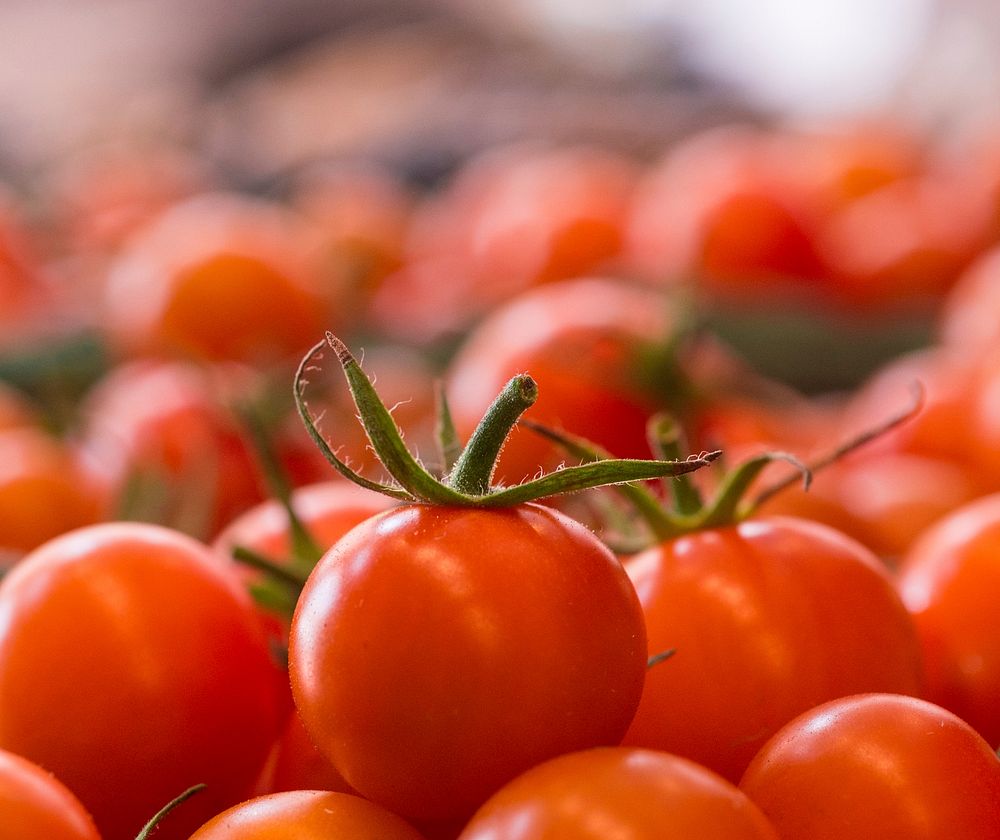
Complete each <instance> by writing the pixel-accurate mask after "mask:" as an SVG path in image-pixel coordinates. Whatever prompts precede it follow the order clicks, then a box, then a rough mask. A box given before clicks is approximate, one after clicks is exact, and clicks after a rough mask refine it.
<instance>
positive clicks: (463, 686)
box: [289, 504, 646, 822]
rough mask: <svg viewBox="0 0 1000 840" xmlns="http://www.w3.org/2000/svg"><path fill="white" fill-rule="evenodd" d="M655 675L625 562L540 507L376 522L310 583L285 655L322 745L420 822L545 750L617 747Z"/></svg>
mask: <svg viewBox="0 0 1000 840" xmlns="http://www.w3.org/2000/svg"><path fill="white" fill-rule="evenodd" d="M645 663H646V645H645V632H644V629H643V621H642V613H641V610H640V607H639V603H638V601H637V600H636V597H635V591H634V590H633V589H632V586H631V584H630V583H629V581H628V577H627V576H626V575H625V573H624V571H623V570H622V568H621V565H620V564H619V563H618V561H617V560H616V559H615V558H614V556H613V555H612V554H611V553H610V552H609V551H608V549H607V548H605V547H604V546H603V545H602V544H601V543H600V542H599V541H598V540H597V539H596V538H595V537H594V536H593V534H592V533H590V532H589V531H587V530H586V529H585V528H584V527H583V526H582V525H580V524H579V523H577V522H575V521H573V520H571V519H569V518H568V517H566V516H564V515H562V514H559V513H558V512H556V511H553V510H551V509H548V508H545V507H543V506H540V505H536V504H525V505H518V506H516V507H513V508H508V509H495V510H481V509H474V508H450V507H435V506H428V505H409V506H405V507H401V508H397V509H396V510H391V511H387V512H385V513H383V514H380V515H378V516H376V517H373V518H372V519H369V520H367V521H366V522H364V523H362V524H361V525H359V526H358V527H356V528H354V529H353V530H352V531H350V532H349V533H348V534H347V535H346V536H345V537H343V538H342V539H341V540H340V541H339V542H337V543H336V545H334V547H333V548H332V549H331V551H330V552H328V553H327V555H326V556H325V557H324V558H323V560H321V561H320V564H319V565H318V566H317V567H316V569H315V571H314V572H313V574H312V575H311V576H310V578H309V581H308V582H307V584H306V587H305V590H304V591H303V593H302V596H301V597H300V599H299V603H298V607H297V609H296V612H295V616H294V618H293V621H292V633H291V645H290V650H289V669H290V673H291V680H292V691H293V694H294V697H295V701H296V705H297V707H298V710H299V713H300V714H301V716H302V722H303V723H304V724H305V727H306V730H307V731H308V733H309V735H310V736H311V737H312V739H313V741H314V742H315V743H316V745H317V746H318V747H319V748H320V749H321V750H322V751H323V753H324V754H325V755H326V756H327V757H328V758H329V759H330V760H331V761H332V762H333V764H334V766H335V767H336V768H337V769H338V770H339V771H340V772H341V774H342V775H343V776H344V778H345V779H346V780H347V782H348V783H349V784H350V785H351V786H352V787H353V788H355V789H356V790H358V791H359V792H360V793H361V794H362V795H364V796H366V797H367V798H369V799H371V800H373V801H375V802H378V803H380V804H382V805H385V806H386V807H387V808H389V809H390V810H393V811H395V812H397V813H399V814H401V815H403V816H405V817H408V818H410V819H413V820H415V821H428V822H431V821H447V820H450V819H452V818H459V817H463V816H467V815H468V814H469V813H471V812H472V811H473V810H474V809H475V808H476V807H477V806H478V805H479V804H480V803H481V802H482V801H483V800H484V799H485V798H486V797H487V796H488V795H489V794H490V793H492V792H493V791H494V790H496V789H497V788H498V787H500V786H501V785H502V784H503V783H505V782H506V781H508V780H509V779H511V778H512V777H514V776H515V775H517V774H518V773H520V772H522V771H523V770H526V769H527V768H528V767H530V766H532V765H533V764H536V763H538V762H539V761H542V760H544V759H546V758H550V757H551V756H553V755H557V754H559V753H562V752H567V751H569V750H574V749H583V748H585V747H589V746H597V745H606V744H614V743H617V742H618V741H619V740H620V738H621V736H622V735H623V734H624V732H625V729H626V728H627V726H628V722H629V720H631V717H632V714H633V713H634V711H635V705H636V703H637V702H638V698H639V694H640V692H641V690H642V682H643V677H644V672H645Z"/></svg>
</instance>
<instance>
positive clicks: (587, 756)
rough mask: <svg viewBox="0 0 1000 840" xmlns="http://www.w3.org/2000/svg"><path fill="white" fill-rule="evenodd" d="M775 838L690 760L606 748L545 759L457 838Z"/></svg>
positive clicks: (762, 820) (727, 788) (745, 803)
mask: <svg viewBox="0 0 1000 840" xmlns="http://www.w3.org/2000/svg"><path fill="white" fill-rule="evenodd" d="M610 837H615V838H617V837H621V838H628V840H660V838H665V837H691V838H694V837H697V838H698V840H777V838H778V835H777V833H776V832H775V830H774V828H773V827H772V826H771V824H770V823H769V822H768V820H767V818H766V817H765V816H764V815H763V814H762V813H761V811H760V809H759V808H757V806H756V805H754V803H753V802H751V801H750V800H749V799H748V798H747V797H746V796H745V795H744V794H742V793H741V792H740V791H739V790H738V789H737V788H736V787H735V786H734V785H733V784H731V783H730V782H727V781H726V780H724V779H722V778H720V777H719V776H717V775H716V774H715V773H712V772H711V771H709V770H707V769H705V768H704V767H700V766H699V765H697V764H695V763H694V762H692V761H688V760H687V759H684V758H679V757H678V756H675V755H670V754H668V753H661V752H655V751H653V750H641V749H628V748H625V747H606V748H598V749H592V750H585V751H582V752H577V753H570V754H567V755H562V756H559V757H557V758H554V759H551V760H550V761H547V762H545V763H543V764H540V765H538V766H536V767H534V768H532V769H531V770H529V771H528V772H526V773H524V774H522V775H520V776H518V777H517V778H516V779H514V780H513V781H511V782H509V783H508V784H506V785H505V786H504V787H503V788H501V789H500V790H499V791H497V792H496V793H495V794H494V795H493V796H491V797H490V798H489V799H488V800H487V801H486V802H485V803H484V804H483V806H482V807H481V808H480V809H479V810H478V811H477V812H476V814H475V816H473V818H472V820H471V821H470V822H469V824H468V825H467V826H466V828H465V830H464V831H463V832H462V833H461V834H460V835H459V840H563V838H573V840H607V838H610Z"/></svg>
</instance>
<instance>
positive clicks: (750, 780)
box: [740, 694, 1000, 840]
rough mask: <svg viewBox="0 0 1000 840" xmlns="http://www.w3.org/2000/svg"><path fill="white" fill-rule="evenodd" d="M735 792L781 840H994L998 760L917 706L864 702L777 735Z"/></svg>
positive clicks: (813, 715) (998, 820) (820, 711)
mask: <svg viewBox="0 0 1000 840" xmlns="http://www.w3.org/2000/svg"><path fill="white" fill-rule="evenodd" d="M740 788H741V790H743V792H744V793H746V795H747V796H749V797H750V798H751V799H752V800H753V801H754V802H756V803H757V805H759V806H760V808H761V810H762V811H763V812H764V813H765V814H766V815H767V816H768V817H769V818H770V819H771V821H772V822H773V823H774V825H775V827H776V828H777V830H778V833H779V834H780V836H781V837H782V840H871V838H874V837H878V838H884V840H940V838H945V837H947V838H949V840H997V838H1000V760H998V759H997V756H996V754H995V753H994V752H993V748H992V747H991V746H990V744H988V743H987V742H986V741H984V740H983V738H982V737H981V736H980V735H978V734H977V733H976V731H975V730H974V729H973V728H972V727H971V726H969V725H968V724H967V723H966V722H965V721H963V720H961V719H960V718H958V717H956V716H955V715H953V714H952V713H951V712H948V711H946V710H945V709H942V708H940V707H939V706H935V705H934V704H932V703H929V702H927V701H925V700H920V699H917V698H914V697H904V696H899V695H895V694H865V695H860V696H854V697H846V698H841V699H839V700H834V701H832V702H830V703H825V704H823V705H821V706H818V707H817V708H815V709H811V710H810V711H808V712H806V713H805V714H803V715H801V716H800V717H797V718H796V719H795V720H793V721H791V722H790V723H789V724H788V725H786V726H785V727H783V728H782V729H781V730H780V731H779V732H777V733H776V734H775V735H774V737H773V738H771V740H770V741H768V742H767V744H765V745H764V747H763V748H762V749H761V750H760V752H759V753H758V754H757V755H756V756H755V757H754V760H753V762H752V763H751V764H750V766H749V767H748V768H747V771H746V773H745V774H744V776H743V779H742V780H741V782H740Z"/></svg>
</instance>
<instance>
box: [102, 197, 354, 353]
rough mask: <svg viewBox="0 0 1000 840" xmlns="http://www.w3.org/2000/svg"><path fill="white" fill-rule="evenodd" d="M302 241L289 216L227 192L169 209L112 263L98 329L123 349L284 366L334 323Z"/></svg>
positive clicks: (328, 291) (327, 291)
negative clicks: (101, 325)
mask: <svg viewBox="0 0 1000 840" xmlns="http://www.w3.org/2000/svg"><path fill="white" fill-rule="evenodd" d="M304 237H305V228H304V227H303V223H302V222H301V220H300V219H298V218H297V217H296V216H293V215H291V214H290V213H288V212H287V211H285V210H284V209H281V208H279V207H278V206H276V205H271V204H266V203H264V202H261V201H254V200H252V199H249V198H245V197H240V196H237V195H230V194H222V193H215V194H206V195H201V196H197V197H195V198H191V199H188V200H187V201H185V202H183V203H180V204H176V205H173V206H172V207H171V208H170V209H169V210H167V211H166V212H165V213H163V214H162V215H160V216H158V217H156V218H155V219H154V220H152V221H151V222H150V224H149V225H148V226H146V227H144V228H143V229H142V230H141V231H139V232H138V233H137V234H136V235H135V237H134V238H132V239H131V240H130V242H129V244H128V246H127V247H126V248H125V249H124V250H123V252H122V254H121V256H120V258H119V259H118V260H117V261H116V263H115V265H114V266H113V268H112V270H111V273H110V276H109V278H108V283H107V288H106V298H105V319H106V320H105V325H106V328H107V330H108V331H109V333H110V335H111V337H112V338H113V339H114V341H115V342H116V343H117V344H119V345H120V346H122V347H123V348H125V350H126V351H127V352H148V351H153V352H168V353H173V354H180V355H182V356H190V357H194V358H196V359H203V360H213V361H219V360H228V361H241V362H250V363H254V364H256V365H267V364H274V363H276V362H288V361H289V360H291V359H293V358H296V357H297V356H298V355H299V354H301V353H303V352H304V351H305V350H306V349H307V348H308V347H309V346H311V345H312V344H313V343H315V341H316V339H317V336H322V334H323V330H324V329H326V328H330V327H331V326H333V325H335V324H337V323H339V322H340V318H339V315H338V313H337V311H336V304H335V299H336V290H335V289H333V288H330V287H327V286H324V284H323V282H322V280H321V278H318V277H316V276H315V275H314V274H313V271H312V268H311V266H310V263H309V260H308V258H307V248H306V243H305V239H304ZM332 285H333V284H330V286H332ZM296 360H297V358H296Z"/></svg>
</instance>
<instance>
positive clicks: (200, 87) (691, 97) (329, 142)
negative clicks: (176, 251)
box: [0, 0, 1000, 184]
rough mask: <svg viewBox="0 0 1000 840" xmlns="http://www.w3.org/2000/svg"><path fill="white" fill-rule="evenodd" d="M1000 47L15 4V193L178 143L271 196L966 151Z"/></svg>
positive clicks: (708, 6) (104, 2) (727, 3)
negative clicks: (734, 135)
mask: <svg viewBox="0 0 1000 840" xmlns="http://www.w3.org/2000/svg"><path fill="white" fill-rule="evenodd" d="M998 29H1000V9H998V8H997V6H996V4H994V3H991V2H989V0H948V1H947V2H941V0H811V2H809V3H799V2H794V0H760V1H759V2H754V3H747V2H741V1H740V0H587V1H586V2H570V0H531V1H530V2H529V0H511V2H506V3H491V2H485V0H336V2H331V0H280V2H269V0H4V2H3V3H2V4H0V174H3V175H4V176H5V177H6V179H7V180H10V181H13V182H15V183H18V184H24V183H26V181H27V179H30V178H31V177H34V176H36V175H37V174H38V173H39V172H40V171H41V170H43V169H44V168H45V167H46V166H48V165H50V164H51V163H52V162H53V161H54V160H57V159H59V158H60V157H62V156H65V155H67V154H68V153H70V152H72V151H73V150H74V149H79V148H81V147H84V146H86V145H88V144H94V143H98V142H105V141H115V142H121V141H123V140H126V139H128V140H132V141H135V140H149V139H151V138H156V139H162V138H164V137H166V138H170V139H171V140H176V141H182V142H184V143H185V144H188V145H189V146H190V147H195V148H197V149H198V150H199V152H200V153H202V154H204V155H208V156H210V157H211V158H212V159H213V160H214V161H216V162H217V163H218V164H219V165H220V166H222V167H225V168H226V169H227V170H228V171H229V172H231V173H232V175H233V176H234V177H240V178H244V179H248V180H253V179H263V178H267V177H269V176H271V175H273V174H274V173H279V172H282V171H284V170H287V169H288V168H289V167H294V166H296V165H299V164H301V163H302V162H303V161H305V160H309V159H314V158H316V157H320V156H324V155H331V154H345V153H357V154H364V155H366V156H369V157H374V158H377V159H380V160H383V161H387V162H391V163H393V164H398V165H401V166H404V167H407V168H408V169H410V170H412V173H413V174H414V176H416V177H432V176H434V175H435V174H437V173H438V172H440V171H441V170H442V169H446V168H447V167H448V166H449V165H453V163H454V161H455V160H456V159H460V158H463V157H465V156H467V155H468V154H469V153H470V152H471V151H473V150H475V149H479V148H482V147H484V146H486V145H489V144H494V143H498V142H501V141H507V140H511V139H515V138H522V137H526V136H527V137H547V138H555V139H572V140H573V141H581V140H593V141H599V142H601V143H606V144H611V145H613V146H615V147H618V148H623V149H627V150H629V151H632V152H635V153H639V154H646V155H652V154H655V153H658V152H659V151H660V150H661V149H662V148H663V146H664V144H665V143H666V142H668V141H669V140H671V139H673V138H676V137H678V136H680V135H683V134H686V133H689V132H691V131H692V130H694V129H696V128H699V127H704V126H707V125H711V124H715V123H719V122H724V121H729V120H732V119H733V118H735V117H753V118H756V119H759V120H775V119H778V118H780V119H796V120H811V121H815V120H824V119H825V120H829V119H834V118H837V119H843V118H845V117H856V116H858V115H871V114H873V113H875V114H878V115H879V116H880V117H884V116H885V115H886V114H891V115H893V116H894V117H896V118H898V119H901V120H904V121H906V122H907V123H908V124H911V125H914V126H916V127H918V128H919V129H920V130H924V131H933V132H935V133H940V132H952V131H958V130H960V129H964V128H967V127H968V124H969V123H970V122H972V121H982V120H988V119H993V118H995V117H996V116H997V113H996V112H997V109H998V107H1000V106H998V104H997V102H998V98H997V97H996V96H995V95H993V92H994V90H995V83H996V81H997V76H998V59H997V56H996V50H995V44H996V36H997V34H998Z"/></svg>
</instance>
